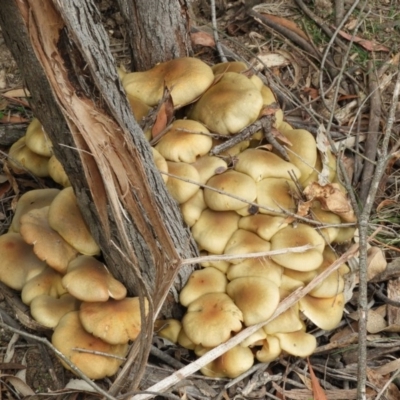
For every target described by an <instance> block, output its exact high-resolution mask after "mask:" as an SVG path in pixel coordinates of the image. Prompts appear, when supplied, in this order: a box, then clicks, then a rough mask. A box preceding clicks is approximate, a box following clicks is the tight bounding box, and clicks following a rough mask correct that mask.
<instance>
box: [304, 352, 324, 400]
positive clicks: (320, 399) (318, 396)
mask: <svg viewBox="0 0 400 400" xmlns="http://www.w3.org/2000/svg"><path fill="white" fill-rule="evenodd" d="M307 363H308V369H309V370H310V376H311V384H312V391H313V394H314V400H328V398H327V397H326V394H325V392H324V389H322V387H321V385H320V384H319V380H318V379H317V377H316V376H315V374H314V370H313V369H312V366H311V363H310V359H309V358H308V357H307Z"/></svg>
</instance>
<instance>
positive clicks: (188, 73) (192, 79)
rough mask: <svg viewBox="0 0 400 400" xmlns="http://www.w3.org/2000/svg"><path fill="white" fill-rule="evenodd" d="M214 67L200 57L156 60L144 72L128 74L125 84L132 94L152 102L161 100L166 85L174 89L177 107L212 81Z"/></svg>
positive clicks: (188, 101) (172, 94)
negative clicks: (156, 62) (150, 67)
mask: <svg viewBox="0 0 400 400" xmlns="http://www.w3.org/2000/svg"><path fill="white" fill-rule="evenodd" d="M213 80H214V74H213V72H212V69H211V68H210V67H209V66H208V65H207V64H205V63H204V62H203V61H201V60H200V59H198V58H189V57H184V58H177V59H174V60H170V61H167V62H164V63H160V64H157V65H156V66H155V67H154V68H152V69H150V70H148V71H145V72H132V73H129V74H126V75H125V77H124V78H123V80H122V84H123V86H124V88H125V90H126V91H127V93H129V94H130V95H132V96H135V97H138V98H139V99H141V100H142V101H144V102H145V103H146V104H148V105H149V106H155V105H157V103H158V102H159V101H160V100H161V98H162V95H163V92H164V86H166V87H167V88H168V89H169V90H170V91H171V97H172V101H173V103H174V106H175V107H181V106H184V105H186V104H189V103H191V102H192V101H193V100H195V99H196V98H197V97H199V96H200V95H201V94H203V93H204V92H205V90H206V89H207V88H208V87H209V86H210V85H211V84H212V82H213Z"/></svg>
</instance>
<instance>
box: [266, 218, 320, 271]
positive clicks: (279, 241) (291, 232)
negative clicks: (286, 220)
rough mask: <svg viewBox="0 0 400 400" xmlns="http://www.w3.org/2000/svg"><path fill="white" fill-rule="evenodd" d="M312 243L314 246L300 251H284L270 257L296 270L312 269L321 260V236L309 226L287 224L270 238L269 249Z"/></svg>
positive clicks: (316, 266) (318, 264)
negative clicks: (284, 252)
mask: <svg viewBox="0 0 400 400" xmlns="http://www.w3.org/2000/svg"><path fill="white" fill-rule="evenodd" d="M307 244H309V245H312V246H314V248H312V249H310V250H306V251H304V252H302V253H289V252H288V253H286V254H280V255H276V256H272V259H273V260H274V261H275V262H276V263H278V264H280V265H282V266H283V267H286V268H289V269H294V270H296V271H312V270H314V269H317V268H318V267H319V266H320V265H321V264H322V261H323V257H322V252H323V251H324V247H325V242H324V239H323V237H322V236H320V235H319V234H318V232H317V231H316V230H315V229H313V228H312V227H311V226H308V225H305V224H297V225H296V227H292V226H287V227H286V228H284V229H281V230H280V231H279V232H277V233H276V234H275V235H274V236H272V238H271V250H282V249H287V248H290V247H297V246H304V245H307Z"/></svg>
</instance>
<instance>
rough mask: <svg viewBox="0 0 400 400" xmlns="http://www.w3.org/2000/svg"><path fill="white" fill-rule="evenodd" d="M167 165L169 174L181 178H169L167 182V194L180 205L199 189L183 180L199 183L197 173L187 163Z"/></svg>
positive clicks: (170, 163)
mask: <svg viewBox="0 0 400 400" xmlns="http://www.w3.org/2000/svg"><path fill="white" fill-rule="evenodd" d="M167 165H168V172H169V173H170V174H172V175H176V176H178V177H180V178H183V180H182V179H179V178H174V177H172V176H169V177H168V181H167V189H168V192H169V193H170V194H171V196H172V197H173V198H174V199H175V200H176V201H177V202H178V203H179V204H182V203H184V202H186V201H188V200H189V199H190V198H191V197H192V196H194V195H195V194H196V192H197V191H198V190H199V189H200V186H198V185H195V184H194V183H189V182H185V181H184V179H188V180H190V181H193V182H199V173H198V172H197V170H196V168H195V167H193V166H192V165H190V164H187V163H182V162H179V163H177V162H172V161H167Z"/></svg>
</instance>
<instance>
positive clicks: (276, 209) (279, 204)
mask: <svg viewBox="0 0 400 400" xmlns="http://www.w3.org/2000/svg"><path fill="white" fill-rule="evenodd" d="M293 193H295V186H294V183H293V182H292V181H289V180H287V179H282V178H265V179H263V180H261V181H259V182H257V203H258V204H259V205H260V206H262V207H266V208H261V207H260V213H262V214H268V215H282V214H284V211H289V212H295V209H296V204H295V201H294V198H293Z"/></svg>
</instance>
